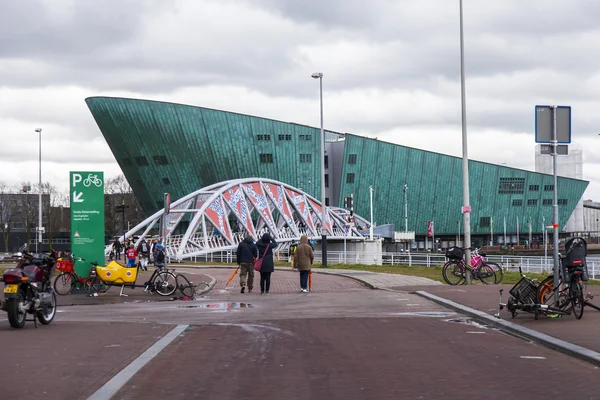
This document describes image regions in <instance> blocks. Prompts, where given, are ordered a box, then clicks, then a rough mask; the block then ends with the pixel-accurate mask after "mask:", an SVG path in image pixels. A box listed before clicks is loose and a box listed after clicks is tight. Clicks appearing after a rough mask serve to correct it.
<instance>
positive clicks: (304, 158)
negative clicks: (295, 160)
mask: <svg viewBox="0 0 600 400" xmlns="http://www.w3.org/2000/svg"><path fill="white" fill-rule="evenodd" d="M300 162H301V163H310V162H312V154H300Z"/></svg>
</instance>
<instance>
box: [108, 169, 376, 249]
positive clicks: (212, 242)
mask: <svg viewBox="0 0 600 400" xmlns="http://www.w3.org/2000/svg"><path fill="white" fill-rule="evenodd" d="M321 219H322V211H321V202H320V201H318V200H317V199H315V198H314V197H312V196H310V195H308V194H306V193H304V192H303V191H302V190H300V189H298V188H295V187H293V186H290V185H287V184H285V183H282V182H278V181H275V180H271V179H262V178H247V179H235V180H229V181H223V182H219V183H216V184H214V185H210V186H207V187H204V188H202V189H199V190H197V191H195V192H193V193H190V194H188V195H187V196H184V197H182V198H181V199H178V200H177V201H174V202H172V203H171V206H170V211H169V212H168V213H167V214H166V215H165V210H164V209H163V210H160V211H158V212H156V213H154V214H153V215H152V216H150V217H148V218H147V219H145V220H144V221H142V222H140V223H139V224H138V225H136V226H134V227H133V228H132V229H131V230H129V231H128V232H127V233H126V234H125V237H126V238H135V245H136V246H137V244H138V243H139V242H140V241H141V240H143V239H149V238H150V233H151V231H152V230H153V228H154V230H156V228H157V227H159V226H161V224H162V231H163V234H162V235H161V236H162V241H163V245H164V246H165V247H166V252H167V255H168V256H169V257H170V258H171V259H175V260H182V259H186V258H191V257H195V256H201V255H206V254H210V253H215V252H222V251H231V250H234V249H236V248H237V246H238V244H239V243H240V242H241V241H242V240H243V239H244V237H245V235H246V234H250V235H251V236H252V237H253V238H254V240H258V239H259V238H260V237H261V236H262V235H263V234H264V233H265V232H269V233H270V234H271V236H273V237H274V238H275V240H277V242H278V243H279V246H278V248H280V249H282V248H287V246H289V244H290V243H291V242H292V241H295V240H299V239H300V236H301V235H303V234H306V235H307V236H308V238H309V240H313V239H314V240H320V238H321V226H322V222H321ZM325 220H326V223H325V227H326V230H327V237H328V239H339V240H343V239H351V240H364V236H363V235H362V234H361V233H360V230H365V229H368V228H369V227H370V226H371V224H370V223H369V222H368V221H367V220H366V219H364V218H362V217H360V216H358V215H356V214H354V221H353V222H352V223H349V222H347V221H346V210H344V209H341V208H338V207H327V215H326V218H325ZM119 240H120V241H123V240H124V237H123V236H121V237H120V238H119Z"/></svg>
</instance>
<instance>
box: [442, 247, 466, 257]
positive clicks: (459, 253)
mask: <svg viewBox="0 0 600 400" xmlns="http://www.w3.org/2000/svg"><path fill="white" fill-rule="evenodd" d="M464 255H465V251H464V250H463V249H461V248H460V247H456V246H452V247H450V248H448V249H447V250H446V257H448V258H449V259H451V260H462V259H463V257H464Z"/></svg>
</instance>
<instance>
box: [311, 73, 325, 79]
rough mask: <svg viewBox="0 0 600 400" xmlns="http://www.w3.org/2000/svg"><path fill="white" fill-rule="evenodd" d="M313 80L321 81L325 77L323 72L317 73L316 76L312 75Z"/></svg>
mask: <svg viewBox="0 0 600 400" xmlns="http://www.w3.org/2000/svg"><path fill="white" fill-rule="evenodd" d="M311 76H312V77H313V78H315V79H319V78H322V77H323V73H322V72H315V73H314V74H312V75H311Z"/></svg>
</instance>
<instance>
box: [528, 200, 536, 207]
mask: <svg viewBox="0 0 600 400" xmlns="http://www.w3.org/2000/svg"><path fill="white" fill-rule="evenodd" d="M537 204H538V202H537V199H529V200H527V205H528V206H537Z"/></svg>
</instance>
